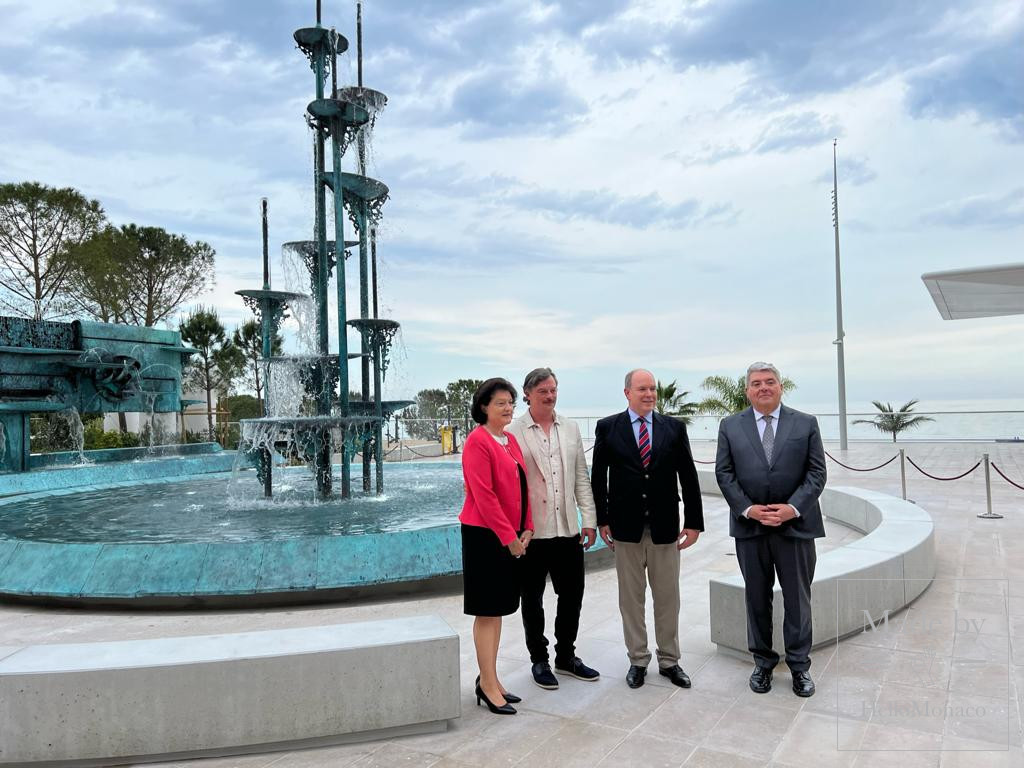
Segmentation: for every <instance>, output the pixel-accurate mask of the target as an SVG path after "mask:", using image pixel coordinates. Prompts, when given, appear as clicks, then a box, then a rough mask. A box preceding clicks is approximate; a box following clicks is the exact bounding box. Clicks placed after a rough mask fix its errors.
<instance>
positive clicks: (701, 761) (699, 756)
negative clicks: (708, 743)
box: [683, 747, 767, 768]
mask: <svg viewBox="0 0 1024 768" xmlns="http://www.w3.org/2000/svg"><path fill="white" fill-rule="evenodd" d="M766 762H767V761H765V760H761V759H758V758H754V757H745V756H743V755H737V754H734V753H731V752H719V751H718V750H714V749H708V748H707V747H698V748H697V749H696V750H694V752H693V754H692V755H690V757H689V759H688V760H687V761H686V762H685V763H683V766H684V767H685V768H762V766H764V765H766Z"/></svg>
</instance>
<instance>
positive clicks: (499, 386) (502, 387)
mask: <svg viewBox="0 0 1024 768" xmlns="http://www.w3.org/2000/svg"><path fill="white" fill-rule="evenodd" d="M495 392H508V393H509V394H510V395H512V402H513V403H514V402H515V401H516V397H518V395H519V393H518V392H516V388H515V387H513V386H512V382H511V381H509V380H508V379H502V378H494V379H488V380H487V381H485V382H484V383H483V384H481V385H480V386H479V387H477V388H476V392H474V393H473V404H472V406H470V409H469V412H470V415H472V417H473V421H475V422H476V423H477V424H486V423H487V414H486V413H484V406H485V405H490V404H491V400H493V399H494V393H495Z"/></svg>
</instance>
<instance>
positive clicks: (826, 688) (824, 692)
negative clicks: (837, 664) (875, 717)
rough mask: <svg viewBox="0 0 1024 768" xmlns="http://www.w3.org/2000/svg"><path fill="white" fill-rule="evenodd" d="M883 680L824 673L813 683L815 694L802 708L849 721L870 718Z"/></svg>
mask: <svg viewBox="0 0 1024 768" xmlns="http://www.w3.org/2000/svg"><path fill="white" fill-rule="evenodd" d="M882 685H883V682H882V681H881V680H875V679H872V678H863V677H847V676H843V677H838V676H836V675H833V674H825V675H823V676H822V677H821V678H820V679H818V680H817V681H816V682H815V686H816V688H817V690H816V692H815V694H814V696H812V697H811V698H809V699H806V700H805V703H804V707H803V708H804V710H806V711H808V712H818V713H821V714H826V715H833V716H837V715H838V716H840V717H845V718H849V719H852V720H870V719H871V714H872V712H873V711H874V707H875V702H876V701H877V700H878V695H879V692H880V691H881V690H882Z"/></svg>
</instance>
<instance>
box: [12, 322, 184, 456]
mask: <svg viewBox="0 0 1024 768" xmlns="http://www.w3.org/2000/svg"><path fill="white" fill-rule="evenodd" d="M192 352H193V350H191V349H189V348H187V347H183V346H182V345H181V334H180V333H178V332H177V331H167V330H161V329H158V328H141V327H138V326H130V325H113V324H108V323H92V322H86V321H83V320H76V321H74V322H71V323H57V322H51V321H46V320H27V319H23V318H17V317H0V427H2V428H0V432H2V435H0V437H2V439H0V472H27V471H29V470H30V469H32V467H33V462H32V458H31V447H30V440H29V438H30V434H29V417H30V416H31V415H32V414H34V413H47V412H57V411H64V410H69V409H74V410H76V411H77V412H78V413H97V412H104V413H110V412H123V413H129V412H152V413H178V412H179V411H180V410H181V407H182V402H181V373H182V366H183V364H184V363H185V361H186V360H187V359H188V357H189V355H191V354H192Z"/></svg>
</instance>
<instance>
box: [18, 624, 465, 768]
mask: <svg viewBox="0 0 1024 768" xmlns="http://www.w3.org/2000/svg"><path fill="white" fill-rule="evenodd" d="M460 713H461V710H460V702H459V638H458V635H457V634H456V633H455V632H454V631H453V630H452V629H451V627H449V626H448V625H447V624H446V623H445V622H444V621H443V620H442V619H441V618H440V617H438V616H420V617H413V618H406V619H391V620H385V621H371V622H360V623H352V624H337V625H331V626H319V627H303V628H297V629H277V630H268V631H261V632H245V633H240V634H224V635H205V636H193V637H174V638H170V637H165V638H155V639H148V640H129V641H121V642H106V643H81V644H68V645H34V646H28V647H23V648H11V647H0V765H3V766H11V765H31V766H37V767H38V766H41V765H61V766H71V765H110V764H116V763H129V762H140V761H153V760H169V759H179V758H183V757H198V756H208V755H226V754H244V753H246V752H254V751H259V752H266V751H270V750H276V749H293V748H301V747H308V746H317V745H323V744H334V743H342V742H345V741H359V740H365V739H371V738H383V737H392V736H395V735H402V734H408V733H422V732H427V731H440V730H444V729H445V728H446V727H447V721H448V720H449V719H452V718H456V717H459V715H460Z"/></svg>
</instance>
